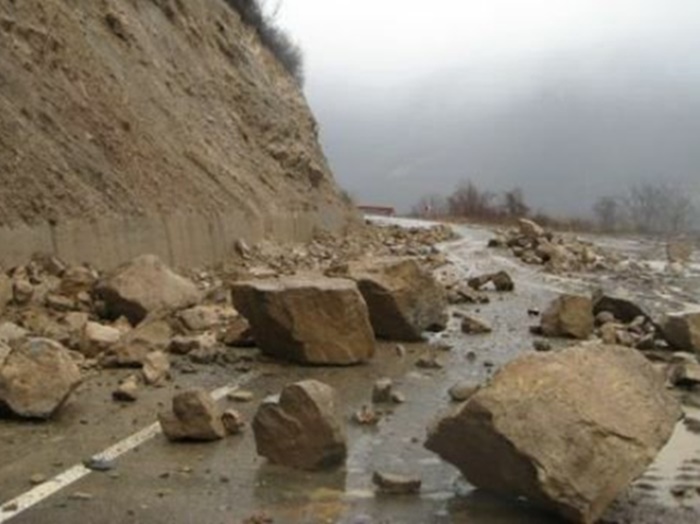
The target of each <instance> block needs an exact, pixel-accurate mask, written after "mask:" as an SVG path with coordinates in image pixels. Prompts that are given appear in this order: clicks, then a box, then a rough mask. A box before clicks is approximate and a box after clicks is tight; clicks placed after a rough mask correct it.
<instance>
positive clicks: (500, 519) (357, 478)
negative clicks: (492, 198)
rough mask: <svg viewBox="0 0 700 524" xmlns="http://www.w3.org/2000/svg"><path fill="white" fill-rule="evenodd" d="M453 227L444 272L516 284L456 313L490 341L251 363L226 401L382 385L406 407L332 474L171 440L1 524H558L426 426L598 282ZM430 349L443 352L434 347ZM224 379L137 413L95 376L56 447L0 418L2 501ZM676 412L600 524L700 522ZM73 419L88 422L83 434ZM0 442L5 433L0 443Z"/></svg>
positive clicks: (699, 450)
mask: <svg viewBox="0 0 700 524" xmlns="http://www.w3.org/2000/svg"><path fill="white" fill-rule="evenodd" d="M461 232H462V234H464V239H463V240H460V241H458V242H455V243H452V244H450V245H448V246H445V247H444V249H445V252H446V253H447V254H448V256H449V257H450V258H451V259H452V260H453V261H454V262H455V267H456V269H455V270H456V271H458V272H460V274H461V275H464V276H470V275H474V274H479V273H482V272H485V271H494V270H498V269H507V270H508V271H510V272H511V274H512V275H513V277H514V279H515V281H516V283H517V289H516V291H515V292H514V293H512V294H507V295H504V296H501V295H497V294H495V293H494V294H492V295H491V299H492V301H491V303H490V304H488V305H483V306H465V307H463V308H462V309H463V310H464V311H466V312H469V313H470V314H473V315H475V316H478V317H480V318H482V319H484V320H485V321H487V322H488V323H490V324H491V326H492V327H493V328H494V333H493V334H491V335H485V336H474V337H465V336H463V335H461V334H460V333H459V329H458V325H457V321H456V319H454V320H453V323H452V325H451V326H450V329H449V330H448V331H447V332H446V333H445V334H442V335H440V336H437V337H436V340H434V341H433V342H434V343H435V344H433V345H429V344H424V345H409V344H406V345H405V347H406V349H407V352H406V355H405V356H400V355H399V354H398V352H397V351H396V348H395V344H383V345H381V347H380V348H379V352H378V355H377V357H376V358H375V359H374V361H373V362H372V363H371V364H369V365H366V366H359V367H352V368H301V367H298V366H291V365H283V364H280V363H276V362H269V361H266V360H263V361H259V360H258V361H256V362H255V364H254V366H253V370H252V371H251V373H250V374H249V375H250V379H249V381H248V383H247V384H246V385H245V389H249V390H251V391H253V392H254V393H255V395H256V402H253V403H250V404H241V405H238V404H237V405H235V406H234V407H236V408H237V409H240V410H241V411H242V412H243V413H244V415H245V416H246V417H248V419H250V418H251V417H252V415H253V413H254V410H255V407H256V406H257V401H258V400H260V399H262V398H263V397H264V396H266V395H268V394H271V393H276V392H278V391H279V390H280V388H281V387H282V386H283V385H284V384H286V383H288V382H291V381H294V380H298V379H303V378H316V379H318V380H322V381H324V382H327V383H329V384H331V385H332V386H334V387H335V388H337V390H338V391H339V394H340V396H341V398H342V401H343V405H344V406H345V407H344V409H345V414H346V416H347V417H348V420H349V419H350V417H351V415H352V413H353V412H355V411H356V410H358V409H360V408H361V407H362V406H363V405H364V404H368V403H369V399H370V394H371V387H372V384H373V383H374V381H375V380H377V379H378V378H380V377H384V376H388V377H391V378H392V379H393V380H394V383H395V388H396V389H398V390H399V391H401V392H402V393H404V395H405V396H406V402H405V403H404V404H401V405H398V406H395V407H393V408H391V409H389V410H387V411H386V412H385V413H384V414H383V417H382V420H381V421H380V423H379V424H378V425H377V426H376V427H365V426H357V425H353V424H351V423H349V424H348V435H349V439H350V447H349V457H348V460H347V463H346V465H345V467H344V468H341V469H339V470H335V471H331V472H325V473H306V472H298V471H291V470H287V469H284V468H278V467H274V466H270V465H268V464H266V462H265V461H264V460H263V459H261V458H259V457H258V456H257V454H256V453H255V446H254V442H253V439H252V435H251V433H250V432H249V431H248V432H247V433H246V434H245V435H244V436H242V437H238V438H229V439H226V440H225V441H222V442H218V443H213V444H206V445H172V444H169V443H167V442H165V440H164V439H163V438H162V437H158V438H156V439H154V440H152V441H151V442H149V443H147V444H145V445H143V446H141V447H140V448H137V450H136V451H135V452H132V453H130V454H127V455H125V456H123V457H122V458H121V459H120V460H119V462H118V465H117V468H116V470H115V471H114V472H112V474H92V475H90V476H89V477H86V478H85V479H83V480H81V481H80V482H78V483H77V484H75V485H74V486H71V487H70V488H69V489H67V490H66V491H65V492H62V493H59V494H58V495H56V496H54V497H52V498H50V499H47V500H46V501H44V502H42V503H41V504H39V505H38V506H37V507H35V508H34V509H32V510H30V511H28V512H26V513H24V514H22V515H20V516H18V517H17V518H15V519H13V521H12V522H17V523H32V524H34V523H52V524H55V523H74V522H96V523H103V522H104V523H107V522H109V523H121V522H124V523H134V522H145V523H163V524H166V523H167V524H179V523H195V522H196V523H199V522H206V523H222V524H234V523H239V522H241V521H242V520H243V518H244V517H246V516H249V515H252V514H254V513H259V512H264V513H266V514H268V515H269V516H271V517H273V518H274V522H275V524H280V523H283V524H286V523H290V524H291V523H310V524H311V523H335V522H337V523H343V524H346V523H347V524H364V523H397V524H398V523H416V524H418V523H465V524H466V523H469V524H522V523H525V524H529V523H532V524H547V523H556V522H559V521H558V520H557V519H556V518H555V517H552V516H550V515H547V514H544V513H542V512H540V511H538V510H535V509H533V508H531V507H530V506H528V505H527V504H526V503H524V502H522V501H517V500H515V501H514V500H503V499H499V498H495V497H493V496H490V495H489V494H486V493H483V492H479V491H476V490H474V489H473V488H472V487H471V486H469V485H468V484H466V483H465V482H464V480H463V479H462V478H461V476H460V474H459V472H458V471H457V470H456V469H454V468H453V467H451V466H450V465H448V464H446V463H444V462H442V461H441V460H439V459H438V458H437V457H436V456H435V455H434V454H432V453H430V452H428V451H427V450H425V449H424V448H423V441H424V439H425V433H426V426H427V425H428V424H429V423H430V422H431V421H432V420H433V419H434V418H435V417H436V416H437V415H438V414H439V413H440V412H441V411H442V410H444V409H449V408H450V406H451V405H452V404H451V403H450V401H449V399H448V395H447V390H448V389H449V387H450V386H451V385H452V384H453V383H455V382H456V381H461V380H466V381H469V382H470V383H473V384H478V383H480V382H482V381H484V380H486V379H487V378H488V377H489V376H490V375H491V374H492V373H493V371H494V370H495V369H497V368H498V366H500V365H502V364H504V363H506V362H508V361H509V360H511V359H512V358H514V357H516V356H517V355H519V354H521V353H523V352H527V351H531V346H532V337H531V335H529V333H528V327H529V325H530V324H531V323H533V319H532V318H530V317H529V316H528V314H527V311H528V309H533V308H536V309H541V308H543V307H544V306H545V305H546V304H547V302H548V301H549V300H550V299H551V298H553V297H554V296H556V294H557V293H559V292H561V291H567V290H571V291H578V292H589V291H591V290H592V289H593V288H594V287H595V286H597V285H600V284H601V279H604V278H607V277H606V276H605V275H599V276H598V277H597V278H598V279H597V280H595V281H594V280H586V279H581V278H573V277H571V278H564V277H554V276H548V275H544V274H542V273H541V272H540V271H539V270H538V269H536V268H532V267H526V266H523V265H521V264H519V263H517V262H516V261H514V260H513V259H512V258H510V257H508V256H506V255H505V254H504V253H502V252H496V251H493V250H488V249H486V248H485V245H486V241H487V239H488V238H489V236H490V233H489V232H487V231H485V230H479V229H467V228H462V229H461ZM632 291H635V290H632ZM637 291H643V290H637ZM535 321H536V319H535ZM439 346H450V347H451V349H450V350H449V351H447V350H442V349H437V348H438V347H439ZM426 352H434V353H435V354H436V355H437V357H438V359H439V360H440V361H441V362H442V363H443V367H442V368H441V369H434V370H426V369H421V368H418V367H416V365H415V363H416V361H417V360H418V359H419V357H420V356H421V355H423V354H424V353H426ZM232 378H241V375H240V374H239V373H237V372H236V371H235V369H234V368H232V367H221V368H219V367H212V366H208V367H207V366H205V367H201V368H200V369H199V373H198V374H197V375H189V374H187V375H185V374H176V377H175V381H174V382H173V383H172V384H170V385H168V387H167V388H165V389H163V390H154V391H153V392H148V393H147V394H146V393H145V394H144V395H143V397H142V398H141V399H139V402H137V403H136V404H135V405H133V406H127V407H123V408H122V407H116V406H115V405H114V403H112V402H111V400H109V392H110V391H111V388H112V387H113V386H114V384H115V383H116V381H117V379H118V377H116V376H115V377H107V378H105V377H104V376H103V377H101V378H99V379H96V381H93V382H91V383H90V384H89V385H88V387H89V389H88V390H87V391H86V392H85V393H84V394H83V395H81V396H79V398H78V399H77V401H76V403H75V405H74V406H73V407H72V408H71V409H72V410H74V411H70V410H69V411H68V412H67V413H66V417H65V419H64V421H63V422H61V421H59V422H58V424H59V426H60V425H61V424H63V423H65V425H66V427H67V428H69V430H67V431H63V432H62V431H61V428H60V427H58V428H55V429H54V432H55V434H56V435H59V434H60V436H61V440H56V439H55V438H52V436H51V435H47V434H45V433H46V431H48V430H47V429H46V428H43V427H39V428H36V430H35V431H34V430H33V429H32V428H28V429H27V428H26V427H25V429H24V431H23V433H22V436H21V438H14V439H12V440H10V439H9V436H10V435H13V434H16V433H14V430H15V429H17V428H15V427H13V426H12V424H13V423H12V422H4V423H2V424H0V440H2V445H3V448H2V451H3V454H2V456H0V472H1V473H2V475H0V494H2V495H3V496H2V499H3V500H6V499H7V498H8V497H9V496H14V495H15V494H17V493H19V492H21V491H22V490H23V489H26V485H27V484H26V482H27V479H28V478H29V477H30V476H31V475H32V474H34V473H36V472H45V471H46V468H51V467H53V465H54V464H56V463H57V462H58V463H60V464H64V465H70V464H72V463H74V462H76V461H77V462H79V461H80V460H81V459H82V458H84V457H85V456H86V455H89V454H90V453H94V452H97V451H99V450H100V449H102V448H103V447H105V446H106V445H107V444H108V443H110V442H112V441H113V440H114V439H119V438H123V437H124V436H126V435H128V434H129V433H131V432H133V431H135V430H137V429H139V428H140V427H142V426H143V425H145V424H147V423H150V422H151V421H152V419H153V416H154V413H155V412H156V411H157V410H159V409H162V407H163V405H164V403H165V402H166V401H167V399H168V398H169V397H170V395H171V394H172V393H174V392H175V391H176V390H177V389H179V388H183V387H187V386H188V385H193V384H203V385H206V386H207V387H216V386H220V385H222V384H224V383H226V382H227V381H229V380H231V379H232ZM101 399H103V400H101ZM686 413H687V418H686V421H685V422H682V423H679V425H678V427H677V430H676V433H675V434H674V436H673V438H672V440H671V442H670V443H669V445H668V446H667V448H666V449H665V450H664V451H663V452H662V454H661V455H660V456H659V457H658V459H657V461H656V462H655V463H654V465H652V466H651V467H650V468H649V470H648V471H647V473H646V474H645V475H644V476H643V477H642V478H641V479H639V481H637V482H636V483H635V484H634V486H632V487H631V489H630V490H629V491H628V493H626V494H624V495H623V496H622V497H620V500H619V501H617V502H616V504H615V505H614V507H613V508H611V510H610V512H609V514H608V515H606V518H605V521H606V522H618V523H628V522H629V523H638V522H642V523H644V522H649V523H656V522H669V523H671V522H672V523H681V524H682V523H687V524H690V523H694V524H697V522H700V495H698V492H697V489H698V487H700V433H698V431H700V427H699V426H700V409H697V408H690V407H688V408H687V412H686ZM83 421H86V422H87V425H85V426H84V427H83V428H82V429H81V426H80V424H82V423H83ZM692 421H697V423H694V422H692ZM78 422H79V423H78ZM64 429H65V428H64ZM35 432H36V434H35ZM3 436H7V437H8V438H7V439H5V440H3ZM57 457H60V461H57ZM58 469H59V470H60V468H58ZM375 469H380V470H383V471H391V472H396V473H403V474H415V475H419V476H420V477H421V478H422V480H423V488H422V490H421V493H420V495H416V496H405V497H386V496H381V495H379V494H377V493H375V491H374V489H373V486H372V484H371V476H372V472H373V471H374V470H375ZM56 472H57V471H56ZM6 473H11V475H8V474H6ZM75 492H84V493H88V494H90V495H91V498H90V499H89V500H74V499H72V498H71V497H70V495H71V493H75Z"/></svg>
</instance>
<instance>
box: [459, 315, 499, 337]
mask: <svg viewBox="0 0 700 524" xmlns="http://www.w3.org/2000/svg"><path fill="white" fill-rule="evenodd" d="M491 331H493V330H492V329H491V327H490V326H489V325H488V324H486V323H485V322H483V321H482V320H479V319H478V318H474V317H469V316H466V315H465V316H464V318H462V333H465V334H467V335H483V334H486V333H491Z"/></svg>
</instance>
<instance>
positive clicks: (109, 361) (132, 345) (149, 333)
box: [100, 320, 172, 367]
mask: <svg viewBox="0 0 700 524" xmlns="http://www.w3.org/2000/svg"><path fill="white" fill-rule="evenodd" d="M171 336H172V330H171V329H170V326H169V325H168V323H167V322H165V321H163V320H154V321H146V322H142V323H141V324H140V325H139V326H138V327H136V328H135V329H133V330H132V331H130V332H129V333H127V334H126V335H123V336H122V338H121V339H120V340H119V342H118V343H117V344H115V345H114V346H112V347H110V348H109V349H108V350H107V351H105V352H104V353H103V354H102V355H101V357H100V362H101V364H102V365H103V366H105V367H141V366H142V365H143V361H144V359H145V358H146V355H148V354H149V353H151V352H152V351H158V350H160V351H163V350H165V349H167V348H168V346H169V345H170V339H171Z"/></svg>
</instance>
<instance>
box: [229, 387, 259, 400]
mask: <svg viewBox="0 0 700 524" xmlns="http://www.w3.org/2000/svg"><path fill="white" fill-rule="evenodd" d="M226 397H227V398H228V399H229V400H233V401H234V402H251V401H252V400H253V399H254V398H255V395H254V394H253V392H252V391H245V390H243V389H237V390H235V391H232V392H231V393H229V394H228V395H227V396H226Z"/></svg>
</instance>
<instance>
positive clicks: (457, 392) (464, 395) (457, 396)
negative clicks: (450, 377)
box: [447, 382, 479, 402]
mask: <svg viewBox="0 0 700 524" xmlns="http://www.w3.org/2000/svg"><path fill="white" fill-rule="evenodd" d="M478 390H479V386H473V385H472V384H470V383H468V382H457V383H456V384H455V385H454V386H452V387H451V388H450V389H449V390H448V391H447V392H448V393H449V395H450V398H451V399H452V400H453V401H454V402H464V401H465V400H468V399H469V397H471V396H472V395H473V394H474V393H476V392H477V391H478Z"/></svg>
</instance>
